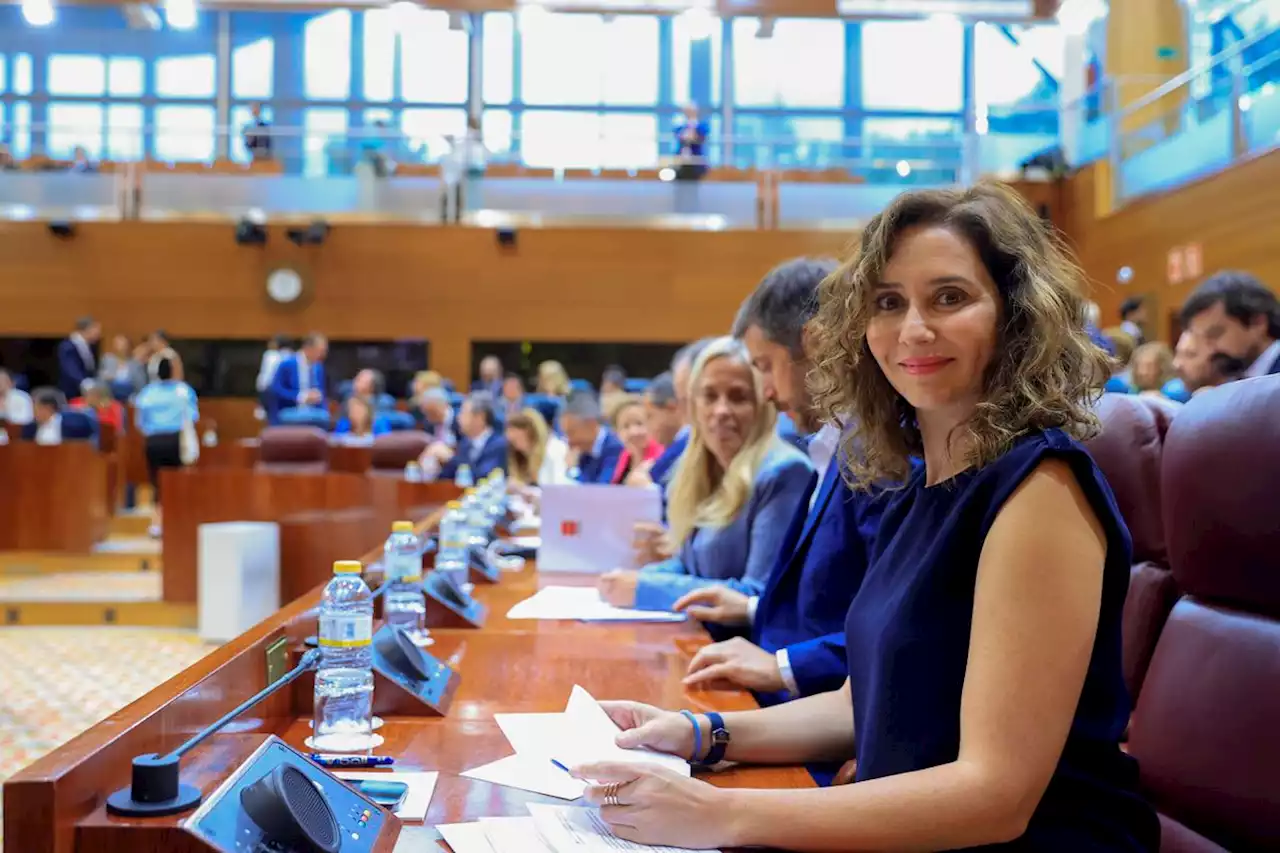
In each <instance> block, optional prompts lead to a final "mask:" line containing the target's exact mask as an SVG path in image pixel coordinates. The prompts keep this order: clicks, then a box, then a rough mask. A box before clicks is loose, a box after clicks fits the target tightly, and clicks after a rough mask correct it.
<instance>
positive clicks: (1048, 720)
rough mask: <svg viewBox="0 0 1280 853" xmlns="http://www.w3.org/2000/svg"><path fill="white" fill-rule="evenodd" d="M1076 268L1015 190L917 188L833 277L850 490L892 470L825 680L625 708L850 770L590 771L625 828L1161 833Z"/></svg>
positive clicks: (719, 740) (685, 751) (654, 834)
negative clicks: (701, 704)
mask: <svg viewBox="0 0 1280 853" xmlns="http://www.w3.org/2000/svg"><path fill="white" fill-rule="evenodd" d="M1082 291H1083V282H1082V276H1081V274H1080V272H1079V270H1078V269H1077V267H1076V266H1075V264H1074V263H1073V262H1072V261H1071V259H1070V257H1069V256H1068V254H1067V252H1066V251H1065V250H1064V249H1063V248H1062V246H1061V245H1060V243H1059V242H1058V240H1057V239H1056V238H1055V237H1054V235H1053V234H1052V233H1051V231H1050V229H1049V227H1048V226H1046V225H1045V224H1044V223H1043V222H1042V221H1041V220H1040V218H1039V217H1038V216H1037V215H1036V214H1035V212H1034V211H1032V210H1031V208H1030V207H1029V206H1028V205H1027V204H1026V202H1025V201H1024V200H1023V199H1022V198H1021V197H1020V196H1018V195H1017V194H1016V193H1014V192H1013V191H1012V190H1010V189H1008V188H1007V187H1003V186H1001V185H998V184H987V183H983V184H979V185H978V186H976V187H974V188H972V189H968V190H942V191H923V192H913V193H907V194H904V195H902V196H899V197H898V198H897V199H896V200H895V201H894V202H893V203H891V204H890V205H889V207H888V208H887V209H886V210H885V211H884V212H883V213H882V214H880V215H879V216H877V217H876V218H875V219H873V220H872V221H871V222H870V224H869V225H868V227H867V229H866V231H865V232H864V233H863V235H862V240H861V246H860V248H859V250H858V251H857V253H856V254H855V255H854V257H852V258H851V259H850V260H848V261H847V262H846V263H845V264H844V265H843V267H842V268H841V269H840V270H838V271H837V272H836V273H835V274H833V275H832V276H831V277H830V278H828V280H827V281H826V282H825V284H824V285H823V292H822V301H821V308H820V311H819V314H818V316H817V318H816V322H815V324H814V325H815V329H814V331H815V333H816V334H817V336H818V337H817V342H818V347H817V352H816V356H817V357H816V359H815V364H816V365H817V367H816V368H815V371H814V375H813V376H811V377H810V381H811V382H812V384H813V389H814V391H815V392H816V399H817V402H818V404H819V407H820V410H821V411H822V413H823V414H824V415H825V416H826V417H827V418H828V419H832V418H834V417H836V416H841V415H843V416H846V418H847V419H849V416H852V417H851V420H852V421H853V422H854V423H855V424H857V427H856V429H855V431H854V433H855V434H854V435H852V436H851V437H850V438H849V439H848V440H847V443H848V446H847V447H846V448H844V450H845V452H844V453H842V454H841V457H840V458H841V459H843V460H844V464H845V465H846V466H847V467H846V471H845V474H846V477H847V478H848V479H849V481H850V483H851V484H852V485H853V486H854V487H856V488H863V489H866V488H870V487H871V484H873V483H883V482H884V481H893V482H897V483H900V484H901V485H900V487H899V488H898V490H897V494H896V495H895V496H894V497H893V498H892V500H891V502H890V504H889V505H888V507H887V508H886V510H885V513H884V516H883V519H882V521H881V526H880V531H879V536H878V538H877V541H876V544H875V547H874V550H873V553H872V557H871V563H870V566H869V567H868V569H867V574H866V578H865V580H864V581H863V584H862V587H861V589H860V591H859V592H858V595H857V597H856V598H855V599H854V601H853V604H852V606H851V607H850V610H849V614H848V617H847V622H846V626H845V630H846V634H847V640H848V664H849V680H848V681H847V682H845V685H844V686H843V687H842V688H841V689H840V690H837V691H834V692H832V693H826V694H820V695H817V696H812V697H807V698H804V699H799V700H796V701H793V702H788V703H785V704H782V705H778V706H775V707H772V708H767V709H763V710H756V711H746V712H740V713H733V714H725V715H724V716H723V717H722V718H721V717H719V716H718V715H693V714H688V713H685V712H681V713H670V712H665V711H661V710H659V709H656V708H652V707H650V706H647V705H640V704H637V703H629V702H628V703H608V704H607V710H608V712H609V713H610V715H611V716H612V717H613V719H614V720H615V722H617V723H618V725H619V726H620V727H621V728H622V729H624V731H623V733H622V734H621V735H620V736H619V744H620V745H622V746H625V747H639V746H645V747H649V748H652V749H657V750H660V751H663V752H668V753H673V754H677V755H682V756H687V757H689V758H690V759H691V760H693V761H694V762H696V763H702V762H707V761H711V762H715V761H718V760H721V759H725V760H729V761H735V762H759V763H799V762H812V761H824V760H832V759H841V758H850V757H853V758H856V760H857V771H856V772H857V782H856V784H853V785H844V786H836V787H832V788H825V789H818V790H791V791H768V790H734V789H723V788H716V787H713V786H711V785H707V784H705V783H703V782H701V781H698V780H695V779H690V778H686V777H684V776H681V775H679V774H676V773H674V772H671V771H668V770H665V769H663V768H651V767H645V766H643V765H642V766H638V767H637V766H635V765H630V764H617V763H611V764H600V765H592V766H585V767H579V768H576V771H575V772H577V774H578V775H579V776H581V777H582V778H585V779H589V780H592V781H593V782H594V784H593V785H591V786H590V787H589V789H588V798H589V799H590V800H591V802H593V803H604V804H605V805H604V808H603V809H602V811H601V814H602V816H603V817H604V819H605V820H606V821H607V822H608V823H609V824H610V825H611V826H612V827H613V828H614V831H615V832H617V834H618V835H620V836H622V837H623V838H628V839H634V840H638V841H644V842H650V843H658V844H671V845H679V846H684V847H717V846H725V847H728V846H764V847H776V848H782V849H787V850H803V851H822V850H878V851H886V850H953V849H957V848H980V849H993V850H994V849H999V850H1019V851H1061V853H1075V852H1076V851H1085V850H1088V851H1091V853H1098V851H1155V850H1156V849H1157V848H1158V845H1159V825H1158V823H1157V821H1156V817H1155V814H1154V812H1153V811H1152V810H1151V808H1150V807H1149V806H1148V805H1147V804H1146V803H1145V802H1144V801H1143V800H1142V798H1141V797H1140V796H1139V794H1138V792H1137V788H1136V786H1137V772H1136V767H1135V765H1134V762H1133V761H1132V759H1130V758H1129V757H1128V756H1126V755H1125V754H1124V753H1122V752H1121V750H1120V746H1119V743H1120V738H1121V736H1122V734H1123V732H1124V728H1125V723H1126V720H1127V719H1128V715H1129V707H1130V706H1129V698H1128V696H1127V695H1126V692H1125V687H1124V680H1123V678H1122V676H1121V667H1120V647H1121V642H1120V617H1121V610H1122V608H1123V604H1124V598H1125V593H1126V591H1127V588H1128V579H1129V554H1130V540H1129V534H1128V531H1127V529H1126V528H1125V525H1124V522H1123V521H1122V520H1121V518H1120V513H1119V511H1118V509H1117V508H1116V504H1115V500H1114V498H1113V496H1112V494H1111V490H1110V488H1109V487H1108V486H1107V483H1106V481H1105V479H1104V478H1103V477H1102V475H1101V473H1100V472H1099V471H1098V469H1097V467H1096V466H1095V465H1094V463H1093V460H1092V458H1091V457H1090V456H1089V454H1088V453H1087V452H1086V451H1085V449H1084V448H1083V447H1082V446H1081V445H1080V444H1079V443H1078V442H1079V440H1080V439H1082V438H1085V437H1087V436H1089V435H1091V434H1092V433H1094V432H1095V431H1096V429H1097V426H1098V425H1097V422H1096V420H1095V418H1094V416H1093V415H1092V413H1091V409H1090V403H1091V399H1090V398H1091V396H1092V393H1093V392H1092V389H1093V388H1094V387H1095V384H1096V377H1097V376H1098V375H1100V371H1102V370H1103V369H1104V368H1105V365H1106V362H1105V361H1104V359H1105V356H1104V354H1103V353H1102V352H1101V350H1099V349H1098V347H1096V346H1095V345H1094V344H1092V343H1091V342H1090V340H1089V338H1088V336H1087V335H1086V333H1085V329H1084V320H1085V302H1084V297H1083V292H1082Z"/></svg>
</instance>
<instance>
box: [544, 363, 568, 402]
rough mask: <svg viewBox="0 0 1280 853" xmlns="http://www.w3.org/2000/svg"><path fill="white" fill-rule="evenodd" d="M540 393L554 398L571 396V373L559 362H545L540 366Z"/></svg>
mask: <svg viewBox="0 0 1280 853" xmlns="http://www.w3.org/2000/svg"><path fill="white" fill-rule="evenodd" d="M538 391H539V393H542V394H549V395H550V396H552V397H568V396H569V372H568V371H567V370H565V369H564V365H563V364H561V363H560V362H558V361H544V362H542V363H541V364H539V365H538Z"/></svg>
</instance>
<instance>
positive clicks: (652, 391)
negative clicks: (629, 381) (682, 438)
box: [625, 371, 684, 486]
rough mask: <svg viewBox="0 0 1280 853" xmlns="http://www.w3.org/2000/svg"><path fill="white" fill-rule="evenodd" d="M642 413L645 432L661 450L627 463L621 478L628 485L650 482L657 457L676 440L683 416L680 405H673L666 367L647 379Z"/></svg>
mask: <svg viewBox="0 0 1280 853" xmlns="http://www.w3.org/2000/svg"><path fill="white" fill-rule="evenodd" d="M644 415H645V423H646V424H648V427H649V434H650V435H651V436H653V440H654V441H656V442H657V443H658V444H660V445H661V446H662V448H663V450H662V453H661V454H659V456H658V457H657V458H655V459H653V460H651V461H649V462H646V463H643V464H641V465H633V466H631V471H630V473H628V474H627V479H626V481H625V482H626V484H627V485H628V486H651V485H653V478H652V477H651V476H650V471H651V470H652V468H653V466H654V465H655V464H657V462H658V459H661V458H662V457H663V456H664V455H665V454H666V452H667V451H666V448H667V447H669V446H670V445H671V443H672V442H674V441H675V440H676V437H677V436H678V435H679V434H680V431H681V430H682V429H683V428H684V418H683V417H681V415H680V408H679V406H677V405H676V391H675V383H674V382H672V381H671V372H670V371H668V372H666V373H660V374H658V375H657V376H655V377H654V378H653V381H652V382H650V383H649V387H648V388H646V389H645V392H644Z"/></svg>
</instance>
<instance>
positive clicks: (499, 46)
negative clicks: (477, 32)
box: [482, 12, 516, 104]
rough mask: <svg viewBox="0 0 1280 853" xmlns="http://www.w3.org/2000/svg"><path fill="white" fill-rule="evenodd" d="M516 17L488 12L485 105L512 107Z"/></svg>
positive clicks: (486, 20)
mask: <svg viewBox="0 0 1280 853" xmlns="http://www.w3.org/2000/svg"><path fill="white" fill-rule="evenodd" d="M515 27H516V25H515V16H514V15H512V14H511V13H510V12H486V13H485V16H484V58H483V75H482V76H483V77H484V102H485V103H486V104H509V103H511V87H512V85H513V82H514V80H513V77H514V74H515V60H514V57H515Z"/></svg>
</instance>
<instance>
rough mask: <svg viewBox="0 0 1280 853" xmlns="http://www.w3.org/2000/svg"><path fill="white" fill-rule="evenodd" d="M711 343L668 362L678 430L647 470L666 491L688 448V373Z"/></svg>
mask: <svg viewBox="0 0 1280 853" xmlns="http://www.w3.org/2000/svg"><path fill="white" fill-rule="evenodd" d="M713 340H715V338H703V339H702V340H699V341H694V342H693V343H691V344H686V345H685V346H684V347H681V348H680V350H679V351H678V352H677V353H676V354H675V357H674V358H673V359H671V387H672V391H673V393H674V394H675V408H676V412H677V413H678V414H679V417H680V429H679V430H678V431H677V432H676V435H675V437H674V438H672V439H671V441H670V442H669V443H667V446H666V450H664V451H662V455H661V456H659V457H658V458H657V459H655V460H654V463H653V465H652V466H651V467H650V468H649V477H650V478H651V480H652V481H653V482H654V483H657V484H658V485H660V486H664V487H665V485H666V482H667V480H668V479H669V478H670V476H671V472H672V471H673V470H674V469H675V465H676V462H678V461H679V459H680V454H682V453H684V449H685V447H686V446H687V445H688V444H689V373H690V371H691V370H693V363H694V362H695V361H697V360H698V356H699V355H701V354H702V350H703V348H705V347H706V345H707V344H709V343H711V342H712V341H713Z"/></svg>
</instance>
